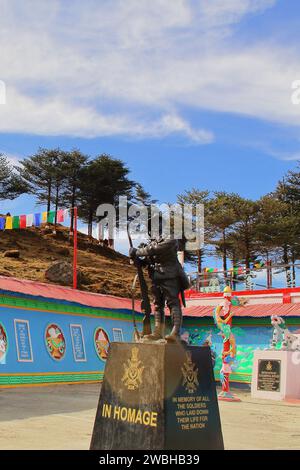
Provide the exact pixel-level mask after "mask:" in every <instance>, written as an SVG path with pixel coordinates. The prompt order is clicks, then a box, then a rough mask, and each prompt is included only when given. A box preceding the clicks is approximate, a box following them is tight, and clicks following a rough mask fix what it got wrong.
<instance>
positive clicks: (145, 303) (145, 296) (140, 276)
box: [127, 225, 152, 340]
mask: <svg viewBox="0 0 300 470" xmlns="http://www.w3.org/2000/svg"><path fill="white" fill-rule="evenodd" d="M127 235H128V240H129V245H130V248H133V243H132V238H131V235H130V233H129V225H127ZM133 264H134V265H135V267H136V269H137V274H136V276H135V277H134V280H133V283H132V288H131V291H132V319H133V327H134V333H135V337H136V339H137V340H139V339H140V338H141V337H142V336H146V335H150V334H151V333H152V330H151V319H150V315H151V303H150V300H149V293H148V286H147V283H146V281H145V277H144V272H143V265H142V262H141V260H140V259H139V258H135V259H134V260H133ZM137 280H139V284H140V289H141V294H142V305H141V309H142V312H143V313H144V317H143V330H142V333H140V332H139V331H138V329H137V325H136V320H135V288H136V283H137Z"/></svg>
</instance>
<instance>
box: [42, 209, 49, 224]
mask: <svg viewBox="0 0 300 470" xmlns="http://www.w3.org/2000/svg"><path fill="white" fill-rule="evenodd" d="M47 216H48V212H42V223H43V222H47Z"/></svg>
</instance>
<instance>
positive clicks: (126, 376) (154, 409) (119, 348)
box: [91, 343, 224, 450]
mask: <svg viewBox="0 0 300 470" xmlns="http://www.w3.org/2000/svg"><path fill="white" fill-rule="evenodd" d="M223 448H224V446H223V437H222V430H221V422H220V416H219V408H218V401H217V395H216V388H215V380H214V376H213V369H212V363H211V354H210V349H209V348H208V347H196V346H183V345H180V344H159V343H150V344H149V343H137V344H135V343H112V344H111V348H110V352H109V357H108V361H107V364H106V369H105V374H104V381H103V385H102V389H101V394H100V399H99V405H98V410H97V414H96V419H95V425H94V431H93V436H92V442H91V449H94V450H100V449H101V450H102V449H103V450H111V449H119V450H124V449H128V450H133V449H143V450H155V449H168V450H173V449H182V450H184V449H195V450H198V449H223Z"/></svg>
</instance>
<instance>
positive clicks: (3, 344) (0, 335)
mask: <svg viewBox="0 0 300 470" xmlns="http://www.w3.org/2000/svg"><path fill="white" fill-rule="evenodd" d="M7 349H8V339H7V334H6V331H5V328H4V326H3V325H2V323H0V363H1V362H2V363H3V362H4V361H5V356H6V353H7Z"/></svg>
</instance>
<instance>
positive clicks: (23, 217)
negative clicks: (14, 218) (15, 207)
mask: <svg viewBox="0 0 300 470" xmlns="http://www.w3.org/2000/svg"><path fill="white" fill-rule="evenodd" d="M20 228H26V215H20Z"/></svg>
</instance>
